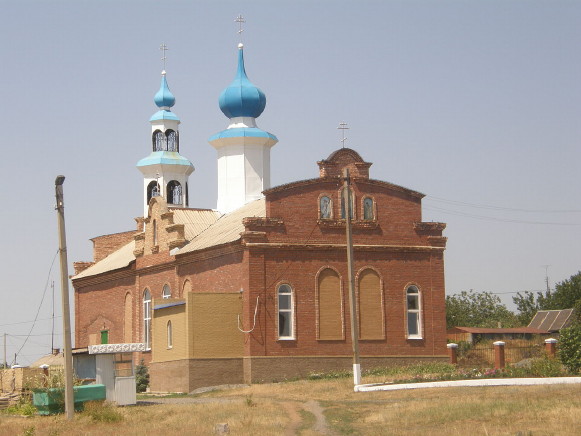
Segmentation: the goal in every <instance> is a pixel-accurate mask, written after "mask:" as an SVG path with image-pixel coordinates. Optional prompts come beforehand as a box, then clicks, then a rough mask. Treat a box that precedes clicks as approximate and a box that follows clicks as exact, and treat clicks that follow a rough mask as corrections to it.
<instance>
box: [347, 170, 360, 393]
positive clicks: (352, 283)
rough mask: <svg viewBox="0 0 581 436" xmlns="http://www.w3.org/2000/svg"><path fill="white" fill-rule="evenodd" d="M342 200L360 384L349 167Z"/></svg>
mask: <svg viewBox="0 0 581 436" xmlns="http://www.w3.org/2000/svg"><path fill="white" fill-rule="evenodd" d="M343 202H344V203H345V234H346V236H347V279H348V281H349V315H350V318H351V343H352V345H353V383H354V384H355V386H357V385H360V384H361V363H360V361H359V325H358V323H357V307H356V306H357V305H356V299H355V274H354V272H353V237H352V235H351V214H352V213H353V206H352V199H351V179H350V177H349V169H348V168H345V170H344V171H343Z"/></svg>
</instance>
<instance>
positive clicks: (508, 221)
mask: <svg viewBox="0 0 581 436" xmlns="http://www.w3.org/2000/svg"><path fill="white" fill-rule="evenodd" d="M424 209H427V210H435V211H438V212H442V213H446V214H449V215H456V216H462V217H466V218H474V219H479V220H483V221H496V222H504V223H514V224H535V225H545V226H581V223H553V222H543V221H525V220H516V219H510V218H496V217H491V216H485V215H476V214H472V213H466V212H460V211H456V210H450V209H444V208H441V207H437V206H424Z"/></svg>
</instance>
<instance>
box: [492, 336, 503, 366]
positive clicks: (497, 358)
mask: <svg viewBox="0 0 581 436" xmlns="http://www.w3.org/2000/svg"><path fill="white" fill-rule="evenodd" d="M493 345H494V368H496V369H502V368H504V367H505V361H504V345H505V343H504V342H502V341H496V342H494V343H493Z"/></svg>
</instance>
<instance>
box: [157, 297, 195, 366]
mask: <svg viewBox="0 0 581 436" xmlns="http://www.w3.org/2000/svg"><path fill="white" fill-rule="evenodd" d="M162 301H163V302H164V303H165V302H171V301H174V300H173V299H167V300H162ZM155 302H156V303H159V300H156V301H155ZM168 321H171V324H172V336H173V341H172V342H173V346H172V348H168V344H167V323H168ZM186 326H187V317H186V305H185V304H181V305H179V306H171V307H166V308H163V309H155V310H154V311H153V320H152V332H151V339H152V344H151V352H152V361H154V362H167V361H169V360H179V359H185V358H187V357H188V352H187V351H188V350H187V345H188V344H187V332H186Z"/></svg>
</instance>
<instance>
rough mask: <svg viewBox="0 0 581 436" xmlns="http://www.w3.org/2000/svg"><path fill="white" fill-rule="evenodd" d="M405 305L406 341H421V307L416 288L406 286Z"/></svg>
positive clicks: (418, 292) (418, 291)
mask: <svg viewBox="0 0 581 436" xmlns="http://www.w3.org/2000/svg"><path fill="white" fill-rule="evenodd" d="M406 305H407V332H408V339H422V309H421V308H422V305H421V299H420V290H419V289H418V287H417V286H414V285H412V286H408V288H407V290H406Z"/></svg>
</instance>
